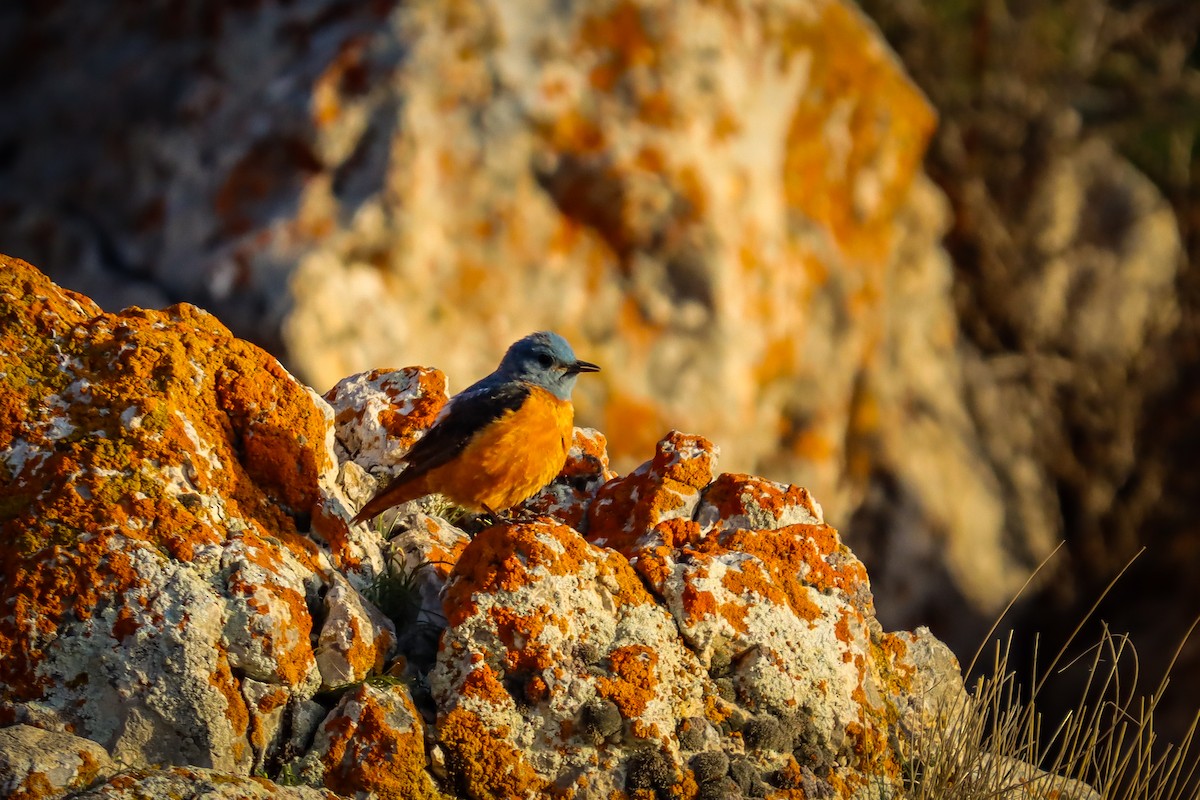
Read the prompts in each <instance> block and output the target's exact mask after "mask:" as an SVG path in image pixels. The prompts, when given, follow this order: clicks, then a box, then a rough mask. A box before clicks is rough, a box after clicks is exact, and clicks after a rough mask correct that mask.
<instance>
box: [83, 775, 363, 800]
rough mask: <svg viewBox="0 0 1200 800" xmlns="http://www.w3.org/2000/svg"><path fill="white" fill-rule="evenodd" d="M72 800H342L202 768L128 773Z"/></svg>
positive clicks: (322, 792) (303, 788) (319, 791)
mask: <svg viewBox="0 0 1200 800" xmlns="http://www.w3.org/2000/svg"><path fill="white" fill-rule="evenodd" d="M71 797H72V800H146V798H151V797H152V798H167V797H189V798H204V800H342V797H341V795H337V794H334V793H333V792H331V791H328V790H325V789H314V788H312V787H308V786H287V785H283V784H278V783H273V782H271V781H269V780H267V779H266V778H259V777H254V778H247V777H241V776H236V775H230V774H229V773H227V772H220V771H217V770H211V769H201V768H199V767H158V768H146V769H135V770H127V771H124V772H121V773H118V774H117V775H114V776H113V777H111V778H109V779H108V780H107V781H106V782H105V783H103V784H101V785H100V786H97V787H95V788H93V789H89V790H88V791H86V792H82V793H80V794H75V795H72V796H71Z"/></svg>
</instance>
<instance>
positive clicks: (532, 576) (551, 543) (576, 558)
mask: <svg viewBox="0 0 1200 800" xmlns="http://www.w3.org/2000/svg"><path fill="white" fill-rule="evenodd" d="M588 562H591V563H594V564H595V566H596V570H597V572H598V573H599V574H600V575H605V576H608V577H611V578H612V579H614V580H615V581H616V583H617V585H618V586H619V587H620V593H621V594H620V598H619V599H620V601H621V602H625V603H646V602H650V599H649V597H648V596H647V595H646V592H645V589H644V588H642V586H641V583H640V581H639V580H638V578H637V575H636V574H634V572H633V568H632V567H630V566H629V563H628V562H627V561H625V560H624V559H622V558H620V556H617V555H616V554H615V553H605V552H604V551H600V550H596V549H595V548H593V547H592V546H591V545H589V544H588V543H587V541H586V540H585V539H584V538H583V537H582V536H581V535H580V534H579V533H578V532H576V531H575V530H572V529H571V528H568V527H567V526H566V525H562V524H560V523H557V522H553V521H550V520H542V521H539V522H537V523H523V524H515V525H493V526H491V527H489V528H487V529H486V530H484V531H482V532H481V533H479V534H478V535H477V536H476V537H475V538H474V539H473V540H472V541H471V543H470V544H468V545H467V546H466V548H465V549H464V550H463V552H462V556H461V557H460V558H459V559H458V562H457V563H456V564H455V566H454V569H453V571H452V576H453V581H452V583H451V585H450V588H449V589H448V590H447V592H446V596H445V598H444V601H443V605H444V608H445V613H446V618H447V619H448V620H449V623H450V625H452V626H453V625H457V624H460V623H461V622H463V621H464V620H466V619H467V618H468V617H469V616H471V614H473V613H475V603H474V600H473V597H474V595H475V594H476V593H479V592H483V593H492V592H498V591H514V590H516V589H519V588H520V587H522V586H527V585H529V584H530V583H532V582H533V581H534V580H536V576H537V575H539V574H548V575H578V574H580V572H581V569H582V565H583V564H584V563H588Z"/></svg>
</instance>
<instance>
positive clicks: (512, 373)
mask: <svg viewBox="0 0 1200 800" xmlns="http://www.w3.org/2000/svg"><path fill="white" fill-rule="evenodd" d="M599 371H600V368H599V367H598V366H596V365H595V364H592V363H590V362H588V361H580V360H579V359H577V358H576V357H575V351H574V350H572V349H571V345H569V344H567V340H566V339H564V338H563V337H561V336H559V335H558V334H557V333H553V332H551V331H539V332H538V333H531V334H529V335H528V336H526V337H525V338H524V339H519V340H517V341H516V342H514V343H513V345H512V346H511V347H509V348H508V352H507V353H505V354H504V358H503V360H501V362H500V368H499V369H498V370H497V372H498V373H500V374H501V375H503V376H504V377H505V378H506V379H510V380H513V379H515V380H521V381H527V382H528V383H532V384H534V385H535V386H541V387H542V388H544V389H547V390H549V391H550V392H551V393H553V394H554V395H555V396H556V397H558V398H559V399H561V400H570V399H571V390H572V389H574V388H575V380H576V378H578V377H579V373H581V372H599Z"/></svg>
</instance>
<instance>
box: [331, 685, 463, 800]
mask: <svg viewBox="0 0 1200 800" xmlns="http://www.w3.org/2000/svg"><path fill="white" fill-rule="evenodd" d="M385 692H386V694H384V693H385ZM392 705H394V706H398V707H399V708H389V706H392ZM346 708H347V713H344V714H342V715H341V716H338V717H334V718H333V719H331V720H329V721H327V722H325V723H324V727H325V731H326V733H328V734H329V749H328V750H327V751H326V752H325V753H324V755H323V756H322V762H323V764H324V765H325V786H326V787H328V788H329V789H331V790H333V791H335V792H337V793H338V794H343V795H353V794H356V793H359V792H371V793H372V794H373V796H375V797H380V798H384V799H385V800H402V799H403V800H427V799H429V800H431V799H432V798H435V797H438V796H440V795H439V794H438V793H437V791H436V789H435V788H434V786H433V782H432V780H430V778H429V775H428V774H427V773H426V772H425V744H424V735H423V733H422V726H421V723H420V721H419V717H418V715H417V711H416V709H415V708H414V707H413V705H412V702H411V701H410V700H409V698H408V693H407V692H406V691H404V690H403V689H401V688H397V687H392V688H390V689H387V690H381V689H370V688H368V687H366V686H359V687H358V688H357V689H355V690H354V692H353V694H352V695H351V696H350V702H349V705H348V706H347V707H346ZM397 712H399V714H400V715H401V716H406V717H407V718H408V720H410V724H409V725H408V726H407V727H402V728H398V727H397V724H396V720H395V716H396V715H397Z"/></svg>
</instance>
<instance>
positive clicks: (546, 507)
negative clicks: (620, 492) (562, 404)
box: [523, 428, 617, 533]
mask: <svg viewBox="0 0 1200 800" xmlns="http://www.w3.org/2000/svg"><path fill="white" fill-rule="evenodd" d="M616 476H617V474H616V473H615V472H613V471H612V470H611V469H610V468H609V465H608V439H607V438H606V437H605V436H604V434H603V433H601V432H600V431H598V430H596V429H594V428H576V429H575V431H574V434H573V438H572V439H571V449H570V450H568V451H567V463H566V464H565V465H563V468H562V471H561V472H560V473H559V474H558V477H557V478H555V479H554V480H553V481H551V482H550V484H549V485H548V486H546V488H544V489H542V490H541V491H540V492H538V493H537V494H535V495H534V496H533V497H531V498H529V499H528V500H526V501H525V503H524V505H523V508H524V510H525V511H526V512H528V513H530V514H544V515H546V516H550V517H554V518H555V519H557V520H559V521H560V522H562V523H563V524H564V525H567V526H569V527H571V528H574V529H575V530H577V531H579V532H581V533H584V532H586V531H587V512H588V509H589V508H590V507H591V504H592V498H593V497H595V496H596V490H597V489H599V488H600V487H601V486H603V485H604V484H605V483H607V482H608V481H610V480H612V479H613V478H615V477H616Z"/></svg>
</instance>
